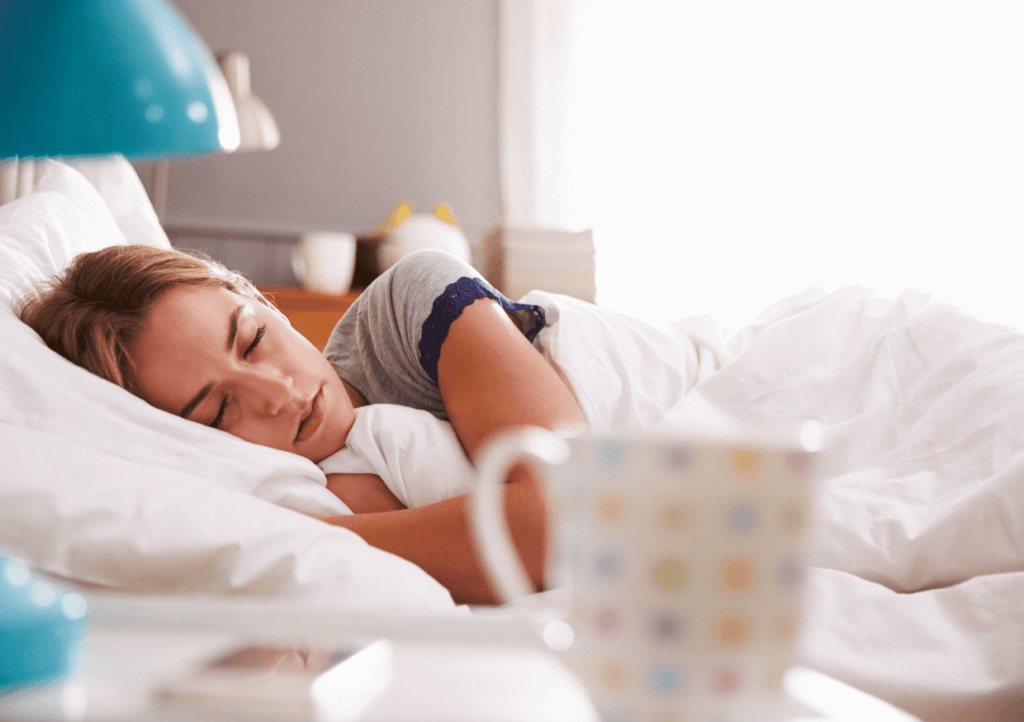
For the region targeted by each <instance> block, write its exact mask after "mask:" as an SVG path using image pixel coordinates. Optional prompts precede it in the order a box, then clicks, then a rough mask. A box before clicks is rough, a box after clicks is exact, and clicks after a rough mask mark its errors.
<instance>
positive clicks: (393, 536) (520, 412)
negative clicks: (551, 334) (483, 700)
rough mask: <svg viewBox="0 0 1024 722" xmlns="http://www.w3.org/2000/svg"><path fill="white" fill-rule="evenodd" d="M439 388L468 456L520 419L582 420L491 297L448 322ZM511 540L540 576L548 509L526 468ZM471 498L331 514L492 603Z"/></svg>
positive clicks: (472, 599)
mask: <svg viewBox="0 0 1024 722" xmlns="http://www.w3.org/2000/svg"><path fill="white" fill-rule="evenodd" d="M437 372H438V385H439V387H440V390H441V396H442V398H443V399H444V403H445V407H446V408H447V410H448V415H449V418H450V419H451V422H452V426H453V427H454V428H455V432H456V433H457V434H458V436H459V439H460V440H461V441H462V444H463V446H464V447H465V448H466V452H467V453H468V454H469V456H470V458H471V459H475V457H476V454H477V453H478V451H479V450H480V447H481V446H482V445H483V444H484V442H486V441H487V439H489V438H490V437H491V436H493V435H494V434H495V433H497V432H499V431H501V430H503V429H507V428H512V427H516V426H524V425H535V426H541V427H544V428H548V429H554V428H556V427H558V426H561V425H564V424H570V423H581V422H584V417H583V413H582V412H581V411H580V409H579V406H578V405H577V403H576V400H575V398H574V397H573V395H572V393H571V392H570V391H569V389H568V388H566V386H565V384H563V383H562V381H561V379H559V378H558V375H557V374H556V373H555V371H554V369H552V368H551V366H550V365H549V364H548V362H547V361H545V360H544V358H543V357H542V356H541V355H540V353H539V352H538V351H537V350H536V349H535V348H534V347H533V345H532V344H531V343H530V342H529V341H527V340H526V338H525V337H524V336H523V335H522V333H520V331H519V329H517V328H516V326H515V324H513V323H512V321H511V319H509V317H508V316H507V315H506V314H505V312H504V311H503V310H502V309H501V307H500V306H499V305H498V304H497V303H496V302H495V301H493V300H491V299H489V298H481V299H478V300H477V301H475V302H474V303H473V304H471V305H470V306H467V307H466V308H465V309H464V310H463V312H462V314H461V315H460V316H459V318H458V319H456V320H455V321H454V322H453V323H452V324H451V327H450V328H449V331H448V336H447V337H446V339H445V341H444V343H443V344H442V345H441V355H440V358H439V360H438V366H437ZM505 511H506V516H507V518H508V522H509V528H510V531H511V533H512V538H513V541H514V542H515V545H516V548H517V549H518V551H519V554H520V557H521V558H522V559H523V563H524V564H525V565H526V568H527V571H528V572H529V574H530V577H531V579H532V580H533V582H534V584H535V585H536V586H537V587H538V588H539V587H540V586H541V584H542V580H543V571H544V569H543V567H544V554H545V545H546V541H545V522H546V509H545V505H544V494H543V489H542V488H541V486H540V483H539V482H538V480H537V479H536V478H534V476H533V474H532V473H531V472H530V470H529V469H528V468H526V467H525V466H519V467H516V468H515V469H514V470H513V473H512V474H511V477H510V479H509V483H508V484H506V486H505ZM469 513H470V512H469V498H468V496H460V497H456V498H454V499H447V500H445V501H441V502H438V503H436V504H430V505H429V506H423V507H419V508H417V509H408V510H405V511H397V512H385V513H379V514H357V515H353V516H343V517H330V518H328V519H325V521H328V522H329V523H332V524H337V525H339V526H344V527H347V528H349V529H351V530H352V531H355V532H356V533H357V534H359V535H360V536H362V537H363V539H365V540H366V541H367V542H368V543H369V544H372V545H373V546H376V547H379V548H381V549H384V550H386V551H389V552H392V553H394V554H397V555H398V556H401V557H403V558H405V559H408V560H409V561H412V562H414V563H416V564H418V565H419V566H420V567H422V568H423V569H424V570H425V571H426V572H427V573H429V574H431V575H432V576H433V577H434V578H435V579H437V580H438V581H439V582H441V583H442V584H444V585H445V586H446V587H447V588H448V589H449V591H451V593H452V596H453V597H454V598H455V600H456V601H458V602H462V603H475V604H481V603H493V602H494V601H495V597H494V593H493V592H492V590H491V588H490V585H489V584H488V583H487V582H486V581H485V576H484V573H483V568H482V567H481V565H480V561H479V558H478V556H477V554H476V551H475V548H474V541H473V536H472V530H471V528H470V522H469Z"/></svg>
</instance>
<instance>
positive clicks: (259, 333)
mask: <svg viewBox="0 0 1024 722" xmlns="http://www.w3.org/2000/svg"><path fill="white" fill-rule="evenodd" d="M266 332H267V325H266V324H263V325H262V326H260V327H259V328H258V329H257V330H256V336H255V337H253V340H252V343H251V344H249V347H248V348H247V349H245V351H244V352H243V353H242V358H243V359H247V358H249V354H251V353H252V352H253V351H255V350H256V347H257V346H259V345H260V341H262V340H263V336H264V334H266ZM227 408H228V397H227V396H225V397H224V400H223V401H221V402H220V409H218V411H217V418H215V419H214V420H213V422H212V423H211V424H210V426H211V427H213V428H215V429H219V428H220V425H221V423H223V421H224V412H225V411H226V410H227Z"/></svg>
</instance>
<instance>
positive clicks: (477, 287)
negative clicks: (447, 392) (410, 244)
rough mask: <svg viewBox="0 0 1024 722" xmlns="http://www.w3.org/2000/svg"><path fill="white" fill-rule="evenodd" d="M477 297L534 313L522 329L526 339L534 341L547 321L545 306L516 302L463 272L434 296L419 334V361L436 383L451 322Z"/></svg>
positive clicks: (516, 309) (519, 310)
mask: <svg viewBox="0 0 1024 722" xmlns="http://www.w3.org/2000/svg"><path fill="white" fill-rule="evenodd" d="M478 298H493V299H494V300H495V301H497V302H498V303H500V304H501V307H502V308H503V309H505V312H506V313H517V312H521V311H527V312H529V313H530V314H531V315H532V316H533V325H532V326H530V328H528V329H526V330H524V331H523V335H524V336H526V339H527V340H528V341H529V342H530V343H533V339H534V338H536V336H537V334H538V333H540V330H541V329H542V328H544V324H545V323H546V322H545V320H544V309H543V308H541V307H540V306H534V305H533V304H529V303H515V302H514V301H510V300H509V299H507V298H506V297H505V296H504V295H502V294H501V293H499V292H498V291H496V290H495V289H494V288H492V287H491V286H489V285H488V284H486V283H484V282H483V281H481V280H480V279H479V278H469V277H468V276H463V277H462V278H460V279H459V280H457V281H455V282H454V283H451V284H449V285H448V287H447V288H446V289H444V291H443V292H442V293H441V295H440V296H438V297H437V298H435V299H434V308H433V309H432V310H431V311H430V315H429V316H428V317H427V320H426V321H424V322H423V332H422V334H421V335H420V365H421V366H423V370H424V371H426V372H427V375H428V376H429V377H430V378H431V379H432V380H433V381H434V383H437V360H438V359H439V358H440V357H441V344H443V343H444V340H445V339H446V338H448V329H449V328H451V325H452V322H454V321H455V319H457V318H458V317H459V316H461V315H462V311H463V310H464V309H465V308H466V306H468V305H469V304H471V303H473V301H476V300H477V299H478Z"/></svg>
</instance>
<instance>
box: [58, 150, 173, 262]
mask: <svg viewBox="0 0 1024 722" xmlns="http://www.w3.org/2000/svg"><path fill="white" fill-rule="evenodd" d="M70 165H71V166H72V167H74V168H75V170H77V171H78V172H79V173H81V174H82V175H84V176H85V177H86V179H87V180H88V181H89V182H90V183H91V184H92V185H93V187H94V188H96V190H97V191H98V192H99V194H100V197H101V198H103V202H104V203H106V204H107V208H108V209H109V210H110V213H111V214H112V215H113V216H114V220H115V221H117V227H118V228H119V229H120V230H121V233H122V234H123V235H124V237H125V240H127V241H128V243H142V244H145V245H147V246H155V247H156V248H170V247H171V242H170V240H169V239H168V238H167V233H166V232H165V231H164V229H163V226H161V225H160V219H159V218H157V216H156V211H155V210H153V205H152V204H151V203H150V202H149V195H148V194H147V193H146V189H145V187H144V186H143V185H142V181H141V180H139V175H138V173H136V172H135V168H134V167H132V164H131V163H129V162H128V160H127V159H126V158H125V157H124V156H122V155H113V156H110V157H108V158H88V159H85V160H76V161H72V162H71V163H70Z"/></svg>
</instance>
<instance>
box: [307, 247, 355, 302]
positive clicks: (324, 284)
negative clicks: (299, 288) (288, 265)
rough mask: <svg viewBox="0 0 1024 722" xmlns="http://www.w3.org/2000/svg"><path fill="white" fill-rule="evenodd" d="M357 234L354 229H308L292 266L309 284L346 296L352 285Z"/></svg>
mask: <svg viewBox="0 0 1024 722" xmlns="http://www.w3.org/2000/svg"><path fill="white" fill-rule="evenodd" d="M355 267H356V237H355V236H354V235H352V234H351V233H335V232H319V233H307V234H305V235H303V236H302V238H300V239H299V242H298V243H297V244H296V245H295V248H293V249H292V270H293V271H294V272H295V277H296V278H298V279H299V282H300V283H302V285H303V286H304V287H305V288H308V289H309V290H310V291H315V292H316V293H324V294H329V295H332V296H343V295H344V294H346V293H347V292H348V290H349V288H350V287H351V286H352V274H353V273H354V272H355Z"/></svg>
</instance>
